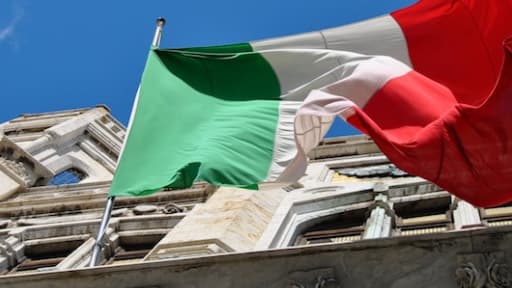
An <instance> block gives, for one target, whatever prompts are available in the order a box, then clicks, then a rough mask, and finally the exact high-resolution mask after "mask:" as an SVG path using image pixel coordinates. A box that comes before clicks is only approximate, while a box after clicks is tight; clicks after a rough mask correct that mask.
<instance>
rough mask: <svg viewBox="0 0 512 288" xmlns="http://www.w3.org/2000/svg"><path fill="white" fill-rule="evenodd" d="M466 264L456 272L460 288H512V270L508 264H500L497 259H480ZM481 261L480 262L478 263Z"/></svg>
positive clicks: (460, 266)
mask: <svg viewBox="0 0 512 288" xmlns="http://www.w3.org/2000/svg"><path fill="white" fill-rule="evenodd" d="M472 258H474V259H475V260H476V261H474V262H475V263H479V264H475V263H474V262H466V263H464V264H462V265H459V267H458V268H457V269H456V270H455V278H456V281H457V285H458V287H460V288H508V287H512V269H511V268H510V267H509V266H508V265H507V264H502V263H498V261H497V260H496V258H495V257H493V256H491V257H484V256H483V255H482V257H479V258H480V259H476V258H475V257H474V256H473V257H472ZM478 260H480V261H478Z"/></svg>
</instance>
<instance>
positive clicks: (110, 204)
mask: <svg viewBox="0 0 512 288" xmlns="http://www.w3.org/2000/svg"><path fill="white" fill-rule="evenodd" d="M164 25H165V19H164V18H163V17H158V18H157V19H156V29H155V35H154V36H153V42H152V43H151V45H152V46H154V47H158V46H160V39H161V38H162V28H163V27H164ZM115 199H116V197H114V196H110V197H108V198H107V203H106V205H105V210H104V211H103V217H102V218H101V223H100V228H99V229H98V235H96V242H95V243H94V248H93V250H92V254H91V262H89V267H94V266H96V265H98V262H99V260H100V257H99V256H100V253H101V250H102V249H103V246H105V241H104V240H105V239H103V238H104V236H105V231H106V230H107V226H108V222H109V221H110V216H111V215H112V209H113V208H114V201H115Z"/></svg>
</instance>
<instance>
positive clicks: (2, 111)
mask: <svg viewBox="0 0 512 288" xmlns="http://www.w3.org/2000/svg"><path fill="white" fill-rule="evenodd" d="M414 2H415V0H389V1H375V0H357V1H346V0H317V1H300V0H295V1H291V0H279V1H276V0H260V1H245V2H244V1H232V0H217V1H168V0H167V1H166V0H156V1H99V0H89V1H64V0H60V1H58V0H47V1H40V0H1V1H0V99H1V104H0V122H4V121H7V120H9V119H12V118H14V117H17V116H18V115H20V114H22V113H38V112H49V111H56V110H64V109H73V108H81V107H93V106H95V105H97V104H106V105H107V106H108V107H110V109H111V110H112V114H113V115H114V117H116V118H117V119H118V120H120V121H121V122H123V123H124V124H125V125H126V123H127V122H128V118H129V114H130V111H131V105H132V102H133V98H134V94H135V91H136V89H137V86H138V83H139V79H140V76H141V73H142V70H143V65H144V62H145V60H146V55H147V52H148V48H149V45H150V43H151V39H152V37H153V32H154V28H155V19H156V17H158V16H163V17H165V18H166V19H167V25H166V26H165V28H164V33H163V37H162V42H161V46H162V47H190V46H206V45H218V44H226V43H236V42H247V41H251V40H257V39H263V38H269V37H275V36H283V35H289V34H295V33H300V32H307V31H312V30H318V29H324V28H330V27H335V26H339V25H343V24H347V23H352V22H355V21H359V20H364V19H367V18H371V17H374V16H378V15H382V14H386V13H389V12H391V11H394V10H396V9H398V8H401V7H405V6H407V5H410V4H412V3H414ZM333 133H336V134H339V133H341V134H355V133H357V132H356V131H355V130H353V129H351V128H349V127H348V126H347V125H345V124H344V123H342V122H341V121H340V122H338V123H337V124H336V125H335V128H333V129H332V131H331V135H332V134H333Z"/></svg>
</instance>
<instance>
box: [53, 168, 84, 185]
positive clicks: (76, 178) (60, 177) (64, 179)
mask: <svg viewBox="0 0 512 288" xmlns="http://www.w3.org/2000/svg"><path fill="white" fill-rule="evenodd" d="M85 177H87V174H85V172H83V171H82V170H79V169H77V168H69V169H66V170H64V171H62V172H60V173H58V174H57V175H55V176H53V177H52V179H50V181H49V182H48V185H67V184H76V183H79V182H80V181H82V180H83V179H85Z"/></svg>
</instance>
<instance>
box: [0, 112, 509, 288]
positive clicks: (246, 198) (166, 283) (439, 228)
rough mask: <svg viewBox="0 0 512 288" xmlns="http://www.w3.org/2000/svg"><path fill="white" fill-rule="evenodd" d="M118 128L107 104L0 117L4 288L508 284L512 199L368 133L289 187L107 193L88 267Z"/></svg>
mask: <svg viewBox="0 0 512 288" xmlns="http://www.w3.org/2000/svg"><path fill="white" fill-rule="evenodd" d="M125 133H126V131H125V128H124V127H123V125H121V124H120V123H119V122H118V121H116V120H115V119H114V118H113V117H112V116H111V115H110V112H109V110H108V109H107V108H106V107H103V106H99V107H95V108H91V109H78V110H70V111H62V112H52V113H43V114H31V115H22V116H20V117H18V118H16V119H13V120H11V121H9V122H6V123H3V124H0V287H12V288H14V287H134V288H135V287H139V288H142V287H148V288H149V287H153V288H154V287H315V288H320V287H325V288H327V287H408V288H409V287H413V285H414V287H432V286H434V285H435V286H439V287H512V270H511V267H512V260H511V259H512V245H511V244H512V205H503V206H500V207H494V208H487V209H481V208H478V207H474V206H472V205H471V204H469V203H466V202H464V201H462V200H460V199H457V198H455V197H453V196H451V195H450V194H449V193H448V192H446V191H443V190H442V189H440V188H439V187H437V186H436V185H434V184H432V183H430V182H428V181H425V180H424V179H421V178H419V177H415V176H414V175H409V174H407V173H406V172H404V171H401V170H400V169H398V168H397V167H395V166H394V165H393V164H391V163H390V162H389V161H388V159H387V158H386V157H385V156H384V155H383V154H382V153H380V151H379V150H378V148H377V147H376V146H375V144H374V143H373V142H372V141H371V139H369V138H368V137H366V136H348V137H340V138H333V139H326V140H325V141H324V142H323V143H321V145H320V146H319V147H318V148H316V149H315V150H314V151H312V153H311V154H310V155H309V159H310V164H309V166H308V169H307V173H306V175H305V176H304V177H303V178H302V179H301V180H300V181H299V182H297V183H287V184H285V185H283V184H281V185H277V184H266V185H262V186H261V187H260V190H258V191H253V190H244V189H235V188H225V187H220V188H219V187H214V186H211V185H208V184H206V183H196V184H195V185H194V186H193V187H191V188H190V189H186V190H176V191H160V192H158V193H155V194H153V195H150V196H145V197H133V198H132V197H122V198H117V199H116V203H115V208H114V211H113V213H112V219H111V221H110V224H109V226H108V229H107V233H106V235H105V243H106V244H105V247H104V249H103V251H102V254H101V265H100V266H98V267H94V268H88V267H87V265H88V263H89V260H90V254H91V251H92V248H93V245H94V241H95V240H94V238H95V235H96V233H97V230H98V227H99V222H100V218H101V215H102V211H103V207H104V205H105V200H106V197H107V192H108V188H109V185H110V181H111V180H112V176H113V173H114V170H115V166H116V162H117V158H118V156H119V152H120V149H121V146H122V141H123V138H124V136H125ZM255 161H257V159H255Z"/></svg>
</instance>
